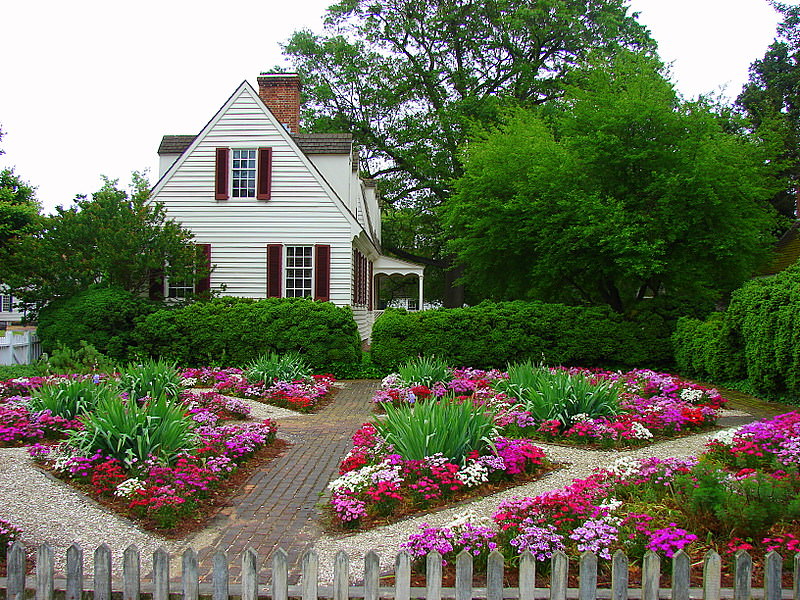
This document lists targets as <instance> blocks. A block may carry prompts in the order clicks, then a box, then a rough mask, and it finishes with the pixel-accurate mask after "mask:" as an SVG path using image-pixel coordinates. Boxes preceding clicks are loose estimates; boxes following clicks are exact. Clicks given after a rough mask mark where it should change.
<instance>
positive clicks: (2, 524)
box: [0, 519, 22, 560]
mask: <svg viewBox="0 0 800 600" xmlns="http://www.w3.org/2000/svg"><path fill="white" fill-rule="evenodd" d="M20 535H22V532H21V531H20V530H19V529H17V528H16V527H14V526H13V525H12V524H11V523H9V522H8V521H5V520H3V519H0V550H3V551H2V552H0V556H2V558H3V560H5V557H6V553H5V548H7V547H8V546H10V545H11V544H13V543H14V542H15V541H16V540H17V539H19V537H20Z"/></svg>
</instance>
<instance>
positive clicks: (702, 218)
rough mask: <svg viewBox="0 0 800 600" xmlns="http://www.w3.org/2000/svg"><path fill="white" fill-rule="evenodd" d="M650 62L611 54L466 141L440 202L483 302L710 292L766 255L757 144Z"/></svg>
mask: <svg viewBox="0 0 800 600" xmlns="http://www.w3.org/2000/svg"><path fill="white" fill-rule="evenodd" d="M660 69H661V65H660V64H659V63H658V61H656V60H655V59H648V58H644V57H642V56H634V55H629V54H628V55H619V56H618V57H617V58H616V59H615V60H614V61H613V62H612V63H607V62H603V63H602V64H601V65H600V66H598V67H597V68H595V69H591V70H589V71H587V72H586V73H585V74H584V75H583V76H582V77H581V80H580V81H579V82H578V84H577V85H574V86H571V87H570V88H569V89H568V90H567V92H566V94H565V96H564V98H563V99H562V100H560V101H559V102H557V103H554V104H552V105H550V106H548V107H546V109H545V108H543V109H540V110H536V111H530V110H518V111H514V112H512V113H511V116H510V117H509V118H508V119H507V121H506V122H505V123H504V124H503V125H502V126H500V127H498V128H496V129H492V130H490V131H489V132H488V133H485V134H484V135H483V136H482V137H480V138H478V139H477V140H475V141H474V142H471V143H470V144H469V146H468V152H467V154H466V159H465V163H464V168H465V174H464V175H463V176H462V177H461V178H460V179H459V180H458V181H457V182H456V186H455V189H456V193H455V195H454V197H453V198H452V200H451V201H450V202H449V203H448V204H447V206H446V207H445V208H444V209H443V215H444V217H445V221H446V224H447V225H448V226H449V227H450V234H451V235H452V236H453V237H454V238H455V239H454V241H453V243H452V249H453V250H454V251H455V252H456V253H457V255H458V259H459V262H460V263H461V264H462V265H464V267H465V279H466V281H467V282H468V283H469V284H471V285H472V286H476V287H479V288H480V289H482V290H485V291H486V292H487V293H488V294H489V295H490V296H491V297H492V298H494V299H502V300H508V299H541V300H546V301H567V302H573V303H574V302H580V303H587V304H607V305H609V306H611V307H612V308H613V309H614V310H615V311H618V312H625V311H627V310H629V309H631V307H632V306H633V305H635V304H636V302H637V301H638V300H640V299H642V298H644V297H646V296H652V295H668V296H671V297H673V298H686V297H693V298H715V297H718V296H719V294H721V293H724V292H727V291H730V290H732V289H733V288H735V287H737V286H738V285H740V284H741V282H742V281H743V280H744V279H745V278H747V277H748V276H750V275H751V274H752V272H753V270H754V269H755V268H756V266H757V265H758V264H759V261H761V260H762V259H763V257H764V256H765V251H766V250H767V248H768V247H769V244H770V241H774V240H773V239H772V238H771V236H770V235H769V231H770V227H772V226H774V221H775V215H774V211H773V210H772V209H771V207H769V206H768V204H767V203H766V202H765V199H766V198H769V197H770V194H771V192H772V191H773V190H772V189H771V188H770V187H769V185H770V179H769V178H768V173H767V172H766V170H765V168H764V161H765V155H764V149H763V146H762V145H760V144H757V143H753V142H752V141H751V140H749V139H748V138H746V137H745V136H744V135H742V134H740V133H738V132H736V124H735V123H733V122H731V121H730V120H729V119H727V118H724V117H722V116H720V115H719V114H717V113H716V112H715V111H714V110H712V107H710V106H708V105H707V104H706V103H704V102H695V103H687V102H682V101H680V100H679V99H678V97H677V95H676V93H675V91H674V89H673V87H672V85H671V83H670V82H669V81H668V80H667V79H665V77H664V76H663V75H662V73H661V70H660Z"/></svg>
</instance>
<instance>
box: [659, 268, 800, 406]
mask: <svg viewBox="0 0 800 600" xmlns="http://www.w3.org/2000/svg"><path fill="white" fill-rule="evenodd" d="M673 343H674V345H675V358H676V362H677V365H678V368H679V369H680V370H681V372H683V373H685V374H687V375H693V376H697V377H703V378H709V379H711V380H713V381H718V382H735V381H741V380H744V379H746V380H747V383H748V387H749V388H750V389H752V390H753V391H754V392H755V393H757V394H761V395H763V396H765V397H769V398H775V399H778V398H783V399H786V398H787V397H788V398H789V399H791V398H796V397H797V396H798V394H800V266H799V265H795V266H792V267H790V268H789V269H786V270H785V271H783V272H781V273H778V274H777V275H775V276H773V277H768V278H762V279H754V280H751V281H749V282H747V283H745V284H744V285H743V286H742V287H741V288H740V289H738V290H737V291H735V292H734V293H733V295H732V297H731V302H730V305H729V306H728V308H727V310H726V311H724V312H722V313H718V314H715V315H713V316H712V317H710V318H709V319H707V320H706V321H697V320H694V319H681V320H680V321H679V322H678V327H677V330H676V332H675V334H674V336H673Z"/></svg>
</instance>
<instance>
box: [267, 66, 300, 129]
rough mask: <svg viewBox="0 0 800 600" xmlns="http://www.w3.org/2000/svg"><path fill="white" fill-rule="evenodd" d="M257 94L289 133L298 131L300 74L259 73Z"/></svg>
mask: <svg viewBox="0 0 800 600" xmlns="http://www.w3.org/2000/svg"><path fill="white" fill-rule="evenodd" d="M258 95H259V97H260V98H261V100H262V101H263V102H264V104H266V105H267V108H269V109H270V111H272V114H273V115H275V118H276V119H278V121H279V122H280V123H281V124H282V125H283V126H284V127H286V129H287V130H288V131H289V133H300V76H299V75H298V74H297V73H261V75H259V76H258Z"/></svg>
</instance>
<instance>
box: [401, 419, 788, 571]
mask: <svg viewBox="0 0 800 600" xmlns="http://www.w3.org/2000/svg"><path fill="white" fill-rule="evenodd" d="M798 459H800V413H797V412H792V413H788V414H786V415H781V416H779V417H776V418H774V419H770V420H765V421H762V422H759V423H754V424H750V425H746V426H744V427H741V428H739V429H738V430H729V431H725V432H722V433H721V434H718V435H716V436H715V437H713V438H712V441H710V442H709V444H708V447H707V450H706V452H704V453H703V454H702V455H701V456H699V457H697V458H689V459H675V458H672V459H658V458H649V459H642V460H633V459H630V458H623V459H620V460H618V461H616V462H615V463H614V464H613V465H612V466H610V467H609V468H607V469H602V470H598V471H596V473H595V474H594V475H592V476H591V477H588V478H586V479H579V480H575V481H574V482H573V483H572V484H571V485H569V486H566V487H564V488H561V489H559V490H555V491H552V492H547V493H544V494H541V495H539V496H536V497H532V498H531V497H527V498H521V497H520V498H514V499H511V500H508V501H505V502H503V503H502V504H501V505H500V506H499V508H498V510H497V511H496V512H495V513H494V515H492V517H491V520H489V519H486V518H480V517H478V516H476V515H471V514H468V513H467V514H464V515H462V516H460V517H458V518H457V519H455V520H454V521H453V522H452V523H451V524H449V525H448V526H446V527H441V528H434V527H429V526H427V525H423V526H422V527H421V528H420V532H419V533H416V534H413V535H411V536H410V538H409V540H408V541H407V542H406V543H405V544H404V545H403V547H404V548H405V549H407V550H408V551H409V552H410V553H411V554H412V556H413V557H415V558H417V559H422V557H424V555H425V554H426V553H427V552H429V551H432V550H436V551H438V552H440V553H441V554H442V555H443V557H444V560H445V561H446V562H453V561H454V560H455V557H456V555H457V554H458V553H459V552H461V551H462V550H467V551H469V552H470V553H472V554H473V555H474V556H477V557H484V558H485V557H486V555H488V553H489V552H491V551H492V550H495V549H497V550H499V551H500V552H502V553H503V554H504V555H505V557H506V559H507V560H508V561H509V562H512V561H514V560H515V557H517V556H518V555H519V554H520V553H521V552H524V551H530V552H531V553H532V554H533V555H534V557H535V558H536V559H537V560H539V561H546V560H548V559H549V558H551V557H552V554H553V552H555V551H556V550H563V551H565V552H566V553H567V554H568V556H570V557H571V558H574V559H577V558H578V557H579V556H580V554H581V553H582V552H584V551H591V552H595V553H597V554H598V555H599V556H600V557H601V558H604V559H610V558H611V555H612V554H613V552H615V551H616V550H618V549H622V550H623V551H624V552H625V553H626V554H627V555H628V557H629V558H631V559H632V560H633V562H634V564H636V563H637V562H638V561H639V560H640V559H641V558H642V557H643V555H644V553H645V552H647V551H648V550H652V551H655V552H657V553H659V554H660V555H661V556H662V557H665V558H671V557H672V556H673V555H674V554H675V553H676V552H677V551H678V550H684V551H686V552H687V553H689V554H690V556H691V557H692V558H693V560H699V559H700V558H702V555H703V554H704V552H705V551H707V550H709V549H714V550H716V551H718V552H720V553H722V554H732V553H734V552H736V551H737V550H748V551H753V554H754V555H755V556H757V557H759V559H760V557H763V555H764V554H765V553H767V552H769V551H771V550H775V551H777V552H778V553H781V554H782V555H783V556H784V558H785V559H787V560H789V559H791V558H792V557H793V554H794V553H795V552H798V551H800V476H799V475H798V464H800V463H798ZM478 564H480V562H479V563H478ZM484 564H485V563H484ZM757 566H758V565H757Z"/></svg>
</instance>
